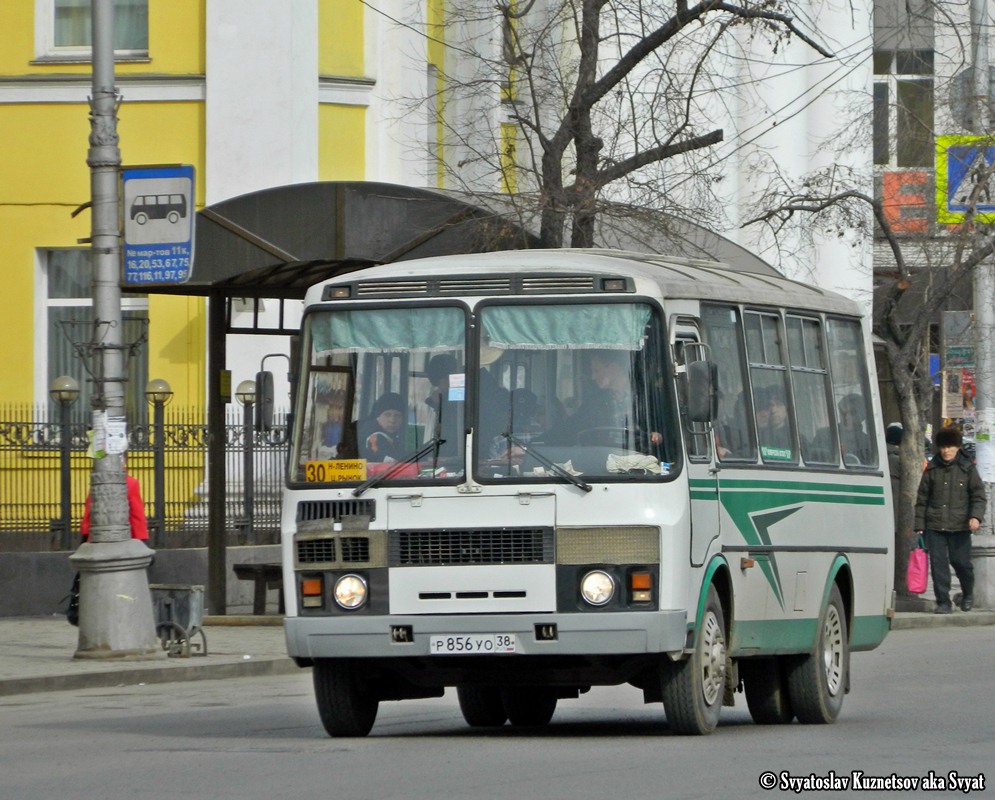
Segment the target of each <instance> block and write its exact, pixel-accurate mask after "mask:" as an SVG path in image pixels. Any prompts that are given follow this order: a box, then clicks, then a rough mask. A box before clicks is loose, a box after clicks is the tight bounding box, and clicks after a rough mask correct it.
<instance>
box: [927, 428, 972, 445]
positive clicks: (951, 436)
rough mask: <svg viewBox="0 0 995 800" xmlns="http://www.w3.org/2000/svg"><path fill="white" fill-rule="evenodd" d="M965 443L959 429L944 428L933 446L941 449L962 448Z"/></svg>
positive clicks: (934, 440)
mask: <svg viewBox="0 0 995 800" xmlns="http://www.w3.org/2000/svg"><path fill="white" fill-rule="evenodd" d="M963 441H964V438H963V436H962V435H961V432H960V430H958V429H957V428H943V429H941V430H940V432H939V433H937V434H936V437H935V438H934V439H933V444H934V445H936V447H937V448H940V447H960V446H961V443H962V442H963Z"/></svg>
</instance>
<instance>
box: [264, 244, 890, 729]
mask: <svg viewBox="0 0 995 800" xmlns="http://www.w3.org/2000/svg"><path fill="white" fill-rule="evenodd" d="M871 358H872V355H871V350H870V346H869V341H868V332H867V329H866V325H865V323H864V321H863V320H862V318H861V312H860V309H859V307H858V306H857V305H856V304H855V303H853V302H852V301H850V300H848V299H846V298H844V297H841V296H839V295H836V294H833V293H831V292H827V291H823V290H820V289H819V288H817V287H814V286H811V285H807V284H804V283H798V282H794V281H790V280H787V279H785V278H781V277H778V276H775V275H764V274H757V273H751V272H745V271H741V270H737V269H736V267H735V266H729V265H723V264H717V263H714V262H703V261H691V260H686V259H680V258H668V257H664V256H652V255H640V254H633V253H620V252H613V251H580V250H561V251H557V250H550V251H542V250H534V251H522V252H502V253H493V254H483V255H467V256H447V257H440V258H433V259H425V260H420V261H409V262H404V263H399V264H393V265H390V266H384V267H374V268H369V269H363V270H360V271H357V272H352V273H349V274H347V275H344V276H342V277H339V278H336V279H333V280H329V281H326V282H324V283H321V284H318V285H316V286H314V287H312V288H311V289H310V290H309V292H308V294H307V300H306V310H305V315H304V321H303V326H302V333H301V341H300V362H299V368H298V375H297V392H296V400H295V421H294V425H293V437H292V447H291V453H290V460H289V474H288V482H287V489H286V494H285V498H284V505H283V522H282V534H283V538H282V542H283V543H282V548H283V559H284V567H283V569H284V587H285V594H286V614H287V616H286V621H285V626H286V636H287V643H288V650H289V654H290V655H291V656H292V657H293V658H294V659H295V660H296V661H297V663H298V664H300V665H301V666H313V675H314V687H315V695H316V699H317V705H318V710H319V712H320V716H321V719H322V722H323V724H324V726H325V729H326V730H327V731H328V733H329V734H330V735H332V736H364V735H366V734H367V733H368V732H369V731H370V730H371V728H372V726H373V724H374V722H375V719H376V715H377V711H378V707H379V703H380V702H381V701H385V700H404V699H413V698H425V697H438V696H441V695H442V694H443V692H444V691H445V689H446V688H447V687H455V688H456V691H457V696H458V699H459V705H460V709H461V711H462V714H463V716H464V718H465V719H466V721H467V723H469V724H470V725H471V726H498V725H503V724H505V723H506V722H509V721H510V723H511V724H512V725H522V726H536V725H545V724H547V723H548V722H549V721H550V720H551V718H552V717H553V714H554V711H555V708H556V705H557V702H558V701H560V700H563V699H568V698H575V697H577V696H578V695H580V694H581V693H584V692H587V691H588V690H589V689H590V688H591V687H593V686H606V685H620V684H630V685H631V686H633V687H635V688H636V689H638V690H640V691H641V692H642V693H643V698H644V700H645V702H647V703H652V702H662V704H663V707H664V711H665V714H666V720H667V724H668V726H669V728H670V729H671V730H673V731H674V732H677V733H682V734H705V733H709V732H711V731H712V730H713V729H714V728H715V727H716V724H717V722H718V719H719V713H720V711H721V708H722V706H723V705H731V704H733V703H734V702H735V695H736V693H738V692H743V693H744V694H745V700H746V703H747V706H748V708H749V710H750V713H751V715H752V717H753V719H754V720H755V721H756V722H758V723H762V724H777V723H788V722H791V721H792V720H794V719H797V720H798V721H800V722H802V723H828V722H832V721H834V720H835V719H836V717H837V715H838V714H839V712H840V708H841V705H842V702H843V697H844V695H845V694H846V692H847V690H848V688H849V681H850V674H849V669H850V653H851V652H852V651H855V650H868V649H871V648H874V647H876V646H877V645H878V644H879V643H880V642H881V641H882V640H883V638H884V636H885V634H886V633H887V631H888V629H889V623H890V618H891V608H892V604H893V601H892V547H893V530H892V529H893V524H892V511H891V495H890V490H889V482H888V479H887V477H886V474H885V472H884V470H883V467H884V466H885V465H886V462H885V455H884V454H885V450H884V448H883V426H882V424H881V417H880V410H879V402H878V398H877V394H876V392H877V389H876V382H875V381H874V380H872V376H871V374H870V373H869V370H868V367H869V365H870V364H871V363H872V361H871Z"/></svg>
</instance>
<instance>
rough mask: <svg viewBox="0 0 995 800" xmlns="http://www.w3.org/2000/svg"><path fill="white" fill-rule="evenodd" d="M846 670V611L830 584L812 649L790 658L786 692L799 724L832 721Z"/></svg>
mask: <svg viewBox="0 0 995 800" xmlns="http://www.w3.org/2000/svg"><path fill="white" fill-rule="evenodd" d="M849 668H850V644H849V638H848V633H847V626H846V609H845V608H844V606H843V597H842V595H841V594H840V590H839V588H838V587H837V586H836V584H833V587H832V589H830V590H829V600H828V601H827V603H826V607H825V608H824V609H823V610H822V615H821V616H820V617H819V630H818V635H817V636H816V641H815V650H814V651H813V652H811V653H809V654H807V655H804V656H798V657H796V658H794V659H792V663H791V665H790V668H789V670H788V691H789V693H790V695H791V705H792V707H793V708H794V711H795V715H796V716H797V717H798V721H799V722H803V723H806V724H809V725H812V724H815V725H825V724H828V723H830V722H835V721H836V718H837V717H838V716H839V713H840V709H841V708H842V707H843V696H844V695H845V694H846V687H847V682H848V675H847V672H848V670H849Z"/></svg>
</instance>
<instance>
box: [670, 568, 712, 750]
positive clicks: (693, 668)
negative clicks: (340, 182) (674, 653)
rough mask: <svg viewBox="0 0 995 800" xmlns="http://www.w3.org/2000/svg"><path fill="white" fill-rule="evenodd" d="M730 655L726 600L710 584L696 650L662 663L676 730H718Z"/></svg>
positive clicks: (697, 732) (701, 732)
mask: <svg viewBox="0 0 995 800" xmlns="http://www.w3.org/2000/svg"><path fill="white" fill-rule="evenodd" d="M726 655H727V648H726V633H725V616H724V614H723V613H722V603H721V602H719V594H718V592H716V591H715V587H714V586H709V587H708V594H707V595H706V597H705V609H704V613H703V614H702V616H701V622H700V625H699V628H698V635H697V637H696V639H695V645H694V652H692V653H691V656H690V658H686V659H684V660H683V661H680V662H676V663H675V662H671V661H669V660H665V661H664V663H663V664H662V667H661V676H660V681H661V687H660V688H661V690H662V694H663V708H664V711H665V712H666V714H667V723H668V724H669V725H670V728H671V730H672V731H674V733H679V734H684V735H692V736H702V735H704V734H706V733H711V732H712V731H713V730H715V726H716V725H718V723H719V713H720V712H721V711H722V699H723V695H724V692H725V675H726Z"/></svg>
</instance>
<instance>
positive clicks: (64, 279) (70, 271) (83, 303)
mask: <svg viewBox="0 0 995 800" xmlns="http://www.w3.org/2000/svg"><path fill="white" fill-rule="evenodd" d="M41 256H42V269H43V274H44V278H45V280H44V284H45V287H46V288H45V293H46V309H47V321H46V325H45V331H44V333H43V335H44V336H45V337H46V339H47V341H46V342H45V344H44V346H43V347H41V348H39V352H40V353H44V354H45V359H44V361H43V362H41V363H40V364H39V368H40V371H41V374H40V375H39V378H40V379H41V380H40V381H39V384H40V391H42V392H44V395H43V396H44V397H46V398H47V397H48V394H47V392H48V386H50V385H51V383H52V381H53V380H54V379H55V378H57V377H58V376H60V375H71V376H72V377H74V378H76V380H77V381H79V385H80V390H81V391H80V398H79V401H77V403H76V404H75V406H74V413H75V414H77V415H79V416H80V417H81V418H82V417H85V416H86V415H87V414H88V413H89V410H90V408H91V401H92V399H93V396H94V394H95V390H96V386H95V385H94V382H93V376H92V375H91V374H90V372H91V371H95V365H94V364H93V363H92V359H93V358H95V356H94V355H91V354H90V353H89V351H88V348H87V347H86V345H87V344H88V343H89V342H90V341H91V340H92V339H93V298H92V288H91V284H92V274H93V271H92V269H91V266H90V251H89V250H87V249H83V248H79V249H67V250H45V251H42V253H41ZM121 319H122V323H123V329H122V332H121V333H122V336H121V340H122V343H123V344H124V345H125V346H126V347H127V349H126V351H125V376H126V379H127V383H126V384H125V392H124V397H125V412H126V414H127V416H128V419H129V420H130V421H131V422H133V423H139V422H143V421H145V419H146V418H147V416H148V412H147V409H146V402H145V395H144V391H145V384H146V383H147V382H148V372H149V366H148V347H147V346H146V339H147V336H146V332H147V330H148V297H147V296H146V295H126V296H124V297H122V298H121ZM84 358H86V359H88V366H89V370H88V369H87V366H85V365H84Z"/></svg>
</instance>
